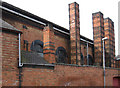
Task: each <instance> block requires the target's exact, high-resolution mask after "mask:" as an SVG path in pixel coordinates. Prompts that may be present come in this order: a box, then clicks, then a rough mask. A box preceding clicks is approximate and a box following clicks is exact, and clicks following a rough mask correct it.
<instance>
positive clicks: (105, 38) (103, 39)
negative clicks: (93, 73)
mask: <svg viewBox="0 0 120 88" xmlns="http://www.w3.org/2000/svg"><path fill="white" fill-rule="evenodd" d="M107 39H108V38H107V37H104V38H102V41H103V74H104V88H105V45H104V41H105V40H107Z"/></svg>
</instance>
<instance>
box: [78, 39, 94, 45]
mask: <svg viewBox="0 0 120 88" xmlns="http://www.w3.org/2000/svg"><path fill="white" fill-rule="evenodd" d="M80 40H81V41H84V42H88V43H90V44H94V43H91V42H89V41H86V40H85V39H80Z"/></svg>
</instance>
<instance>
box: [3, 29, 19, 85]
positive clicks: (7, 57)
mask: <svg viewBox="0 0 120 88" xmlns="http://www.w3.org/2000/svg"><path fill="white" fill-rule="evenodd" d="M2 36H3V37H2V85H3V86H17V85H18V83H19V79H18V78H19V77H18V73H19V71H18V68H17V67H18V35H17V34H14V33H9V32H4V31H2Z"/></svg>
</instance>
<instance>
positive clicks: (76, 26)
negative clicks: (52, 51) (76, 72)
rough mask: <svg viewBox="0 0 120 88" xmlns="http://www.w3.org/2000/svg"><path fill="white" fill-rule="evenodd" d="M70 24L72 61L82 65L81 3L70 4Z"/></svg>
mask: <svg viewBox="0 0 120 88" xmlns="http://www.w3.org/2000/svg"><path fill="white" fill-rule="evenodd" d="M69 25H70V42H71V63H72V64H78V65H80V58H81V57H80V55H81V51H80V22H79V5H78V4H77V3H76V2H74V3H71V4H69Z"/></svg>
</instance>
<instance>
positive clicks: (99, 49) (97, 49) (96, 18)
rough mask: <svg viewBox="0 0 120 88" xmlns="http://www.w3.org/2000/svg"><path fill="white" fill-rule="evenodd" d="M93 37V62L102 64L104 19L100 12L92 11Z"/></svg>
mask: <svg viewBox="0 0 120 88" xmlns="http://www.w3.org/2000/svg"><path fill="white" fill-rule="evenodd" d="M92 17H93V38H94V57H95V63H96V64H98V65H102V58H103V56H102V55H103V44H102V38H104V19H103V14H102V13H101V12H97V13H93V14H92Z"/></svg>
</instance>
